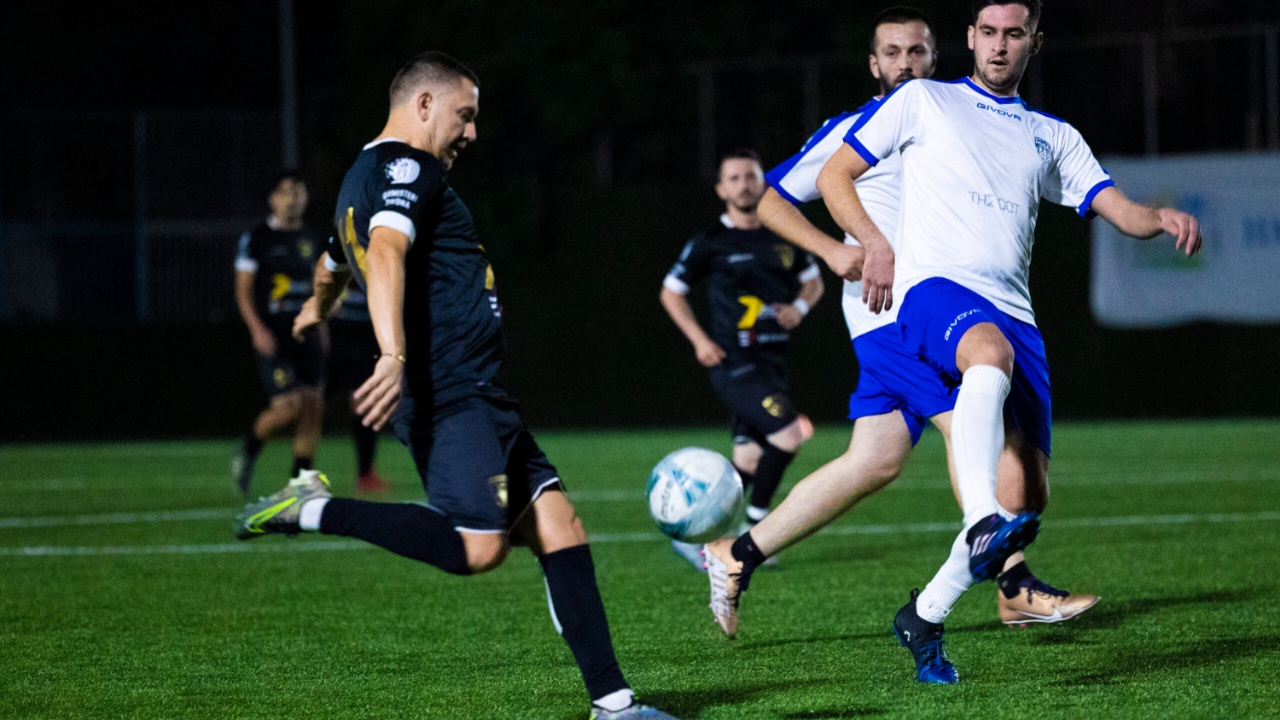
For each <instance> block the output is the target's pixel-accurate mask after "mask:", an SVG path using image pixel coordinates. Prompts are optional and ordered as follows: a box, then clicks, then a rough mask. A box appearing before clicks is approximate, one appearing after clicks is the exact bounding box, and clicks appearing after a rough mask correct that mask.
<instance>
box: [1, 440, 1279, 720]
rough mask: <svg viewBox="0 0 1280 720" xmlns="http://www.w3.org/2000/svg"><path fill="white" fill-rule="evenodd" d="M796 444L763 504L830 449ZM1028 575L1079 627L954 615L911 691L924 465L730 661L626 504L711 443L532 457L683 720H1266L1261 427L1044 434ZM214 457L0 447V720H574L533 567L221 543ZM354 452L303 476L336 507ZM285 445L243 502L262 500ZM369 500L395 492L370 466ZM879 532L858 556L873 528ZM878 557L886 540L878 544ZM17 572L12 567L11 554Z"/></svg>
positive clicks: (401, 486) (1269, 464)
mask: <svg viewBox="0 0 1280 720" xmlns="http://www.w3.org/2000/svg"><path fill="white" fill-rule="evenodd" d="M847 432H848V430H847V428H844V427H836V426H833V427H828V428H823V429H822V430H821V432H820V433H819V435H818V436H817V438H815V440H814V441H813V442H812V443H811V444H810V445H809V446H808V447H806V448H805V450H804V451H803V453H802V454H801V456H800V459H799V460H798V461H797V462H796V464H795V466H793V468H792V470H791V472H790V474H789V476H788V479H789V480H791V481H794V480H796V479H798V478H800V477H801V476H802V475H803V474H804V473H805V472H807V471H809V470H811V469H813V468H816V467H817V466H818V465H819V464H821V463H822V462H825V461H826V460H828V459H830V458H831V457H834V456H835V455H836V454H838V453H839V452H840V451H842V450H843V448H844V446H845V444H846V443H847V441H848V437H847ZM1056 435H1057V436H1056V438H1055V448H1054V454H1055V461H1054V465H1053V469H1052V477H1053V488H1054V492H1053V501H1052V503H1051V508H1050V511H1049V513H1048V514H1047V515H1046V518H1045V527H1044V531H1043V532H1042V533H1041V536H1040V539H1039V541H1038V542H1037V543H1036V544H1035V546H1033V547H1032V548H1031V549H1030V551H1029V553H1028V556H1029V559H1030V564H1031V566H1032V568H1033V569H1034V570H1036V571H1037V573H1038V574H1039V575H1040V576H1041V577H1042V578H1043V579H1045V580H1046V581H1048V582H1051V583H1052V584H1055V585H1059V586H1062V587H1067V588H1071V589H1078V590H1081V591H1089V592H1095V593H1100V594H1101V595H1102V596H1103V600H1102V602H1101V603H1100V604H1099V605H1098V606H1097V607H1095V608H1094V609H1092V610H1090V611H1089V612H1088V613H1087V614H1085V615H1084V616H1082V617H1081V618H1079V619H1077V620H1075V621H1073V622H1070V623H1066V624H1063V625H1059V626H1042V627H1033V628H1029V629H1026V630H1010V629H1007V628H1005V627H1003V626H1002V625H1000V624H999V622H998V621H997V619H996V615H995V589H994V587H993V586H992V585H990V584H988V585H985V586H980V587H978V588H976V589H975V590H974V591H972V592H971V593H970V594H969V595H968V596H967V597H965V598H964V599H963V600H962V601H961V603H960V605H959V606H958V608H957V609H956V611H955V612H954V613H953V614H952V616H951V617H950V618H949V620H948V625H947V626H948V635H947V638H948V649H949V652H950V655H951V658H952V660H953V661H954V662H955V664H956V666H957V667H958V668H959V670H960V674H961V678H962V679H961V683H960V684H959V685H956V686H953V687H930V686H922V685H919V684H917V683H916V682H914V679H913V668H912V665H911V661H910V656H909V655H908V653H907V652H906V651H905V650H903V649H902V648H900V647H898V646H897V643H896V641H895V640H894V639H893V638H892V636H891V634H890V631H889V624H890V621H891V619H892V616H893V613H894V612H895V611H896V610H897V608H898V607H899V606H900V605H901V604H902V603H903V602H904V601H905V600H906V597H907V592H908V591H909V590H910V589H911V588H912V587H920V586H923V584H924V583H925V582H926V581H927V580H928V579H929V577H930V576H931V575H932V573H933V571H934V570H935V569H936V568H937V566H938V565H939V564H940V563H941V562H942V560H943V559H944V558H945V556H946V554H947V550H948V548H949V546H950V543H951V539H952V534H951V533H950V532H948V531H936V530H935V531H928V530H927V529H919V528H916V529H910V530H909V529H906V528H903V529H899V530H897V531H892V532H878V533H877V532H871V530H874V529H876V528H874V527H872V526H881V525H890V526H893V525H904V526H905V525H915V524H921V523H939V522H957V511H956V509H955V505H954V500H953V499H952V496H951V490H950V488H949V486H948V484H947V482H946V478H945V472H944V469H943V468H944V465H943V456H942V443H941V440H940V438H939V437H938V436H937V435H936V434H933V433H931V434H928V435H926V437H925V439H924V441H923V442H922V443H921V446H920V448H919V450H918V452H917V455H916V457H915V459H914V460H913V462H912V463H911V466H910V467H909V468H908V471H907V473H906V474H905V475H904V476H903V477H902V478H901V479H900V480H899V481H898V482H897V483H895V484H894V485H892V486H890V487H889V488H888V489H886V490H885V491H884V492H882V493H880V494H879V495H878V496H876V497H873V498H872V499H870V500H869V501H867V502H866V503H864V504H863V505H862V506H860V507H858V508H856V509H855V510H854V511H853V512H851V513H850V514H849V515H847V516H846V517H845V518H843V519H841V520H840V521H839V522H838V523H837V524H836V525H835V526H833V528H832V529H831V530H830V531H828V532H826V533H824V534H821V535H818V536H816V537H814V538H812V539H810V540H808V541H806V542H804V543H801V544H800V545H798V546H796V547H795V548H794V549H792V550H789V551H788V552H786V553H784V554H783V555H782V558H781V564H780V566H779V567H778V568H777V569H766V570H762V571H761V572H760V573H758V574H757V576H756V580H755V582H754V583H753V584H752V588H751V591H750V592H749V593H747V594H746V596H745V597H744V599H743V606H742V627H741V630H740V633H739V637H738V639H737V640H735V641H729V640H726V639H725V638H723V637H721V636H720V634H719V631H718V629H717V628H716V626H715V624H714V623H713V622H712V621H711V618H710V613H709V611H708V610H707V608H706V603H707V586H706V582H705V580H704V579H703V576H701V575H700V574H698V573H696V572H695V571H694V570H693V569H692V568H691V567H689V566H688V565H687V564H686V563H685V562H684V561H683V560H681V559H679V558H678V557H677V556H676V555H675V554H674V553H673V552H671V550H670V548H669V547H668V546H667V545H666V543H664V542H663V540H662V538H661V537H660V536H659V535H658V533H657V531H656V530H654V529H653V525H652V523H651V521H650V520H649V517H648V514H647V512H646V510H645V506H644V503H643V500H642V493H643V488H644V483H645V480H646V478H647V472H648V469H649V468H650V467H651V466H652V465H653V464H654V463H655V462H656V461H657V460H658V459H659V458H660V457H662V456H663V455H664V454H666V453H667V452H669V451H670V450H673V449H675V448H677V447H682V446H686V445H703V446H708V447H712V448H717V449H720V450H722V451H727V450H728V447H727V433H725V432H724V431H722V430H718V429H716V430H709V429H697V430H687V431H679V430H669V431H653V432H572V433H570V432H559V433H550V432H549V433H543V434H541V435H540V436H539V438H540V441H541V442H542V444H543V446H544V447H545V448H546V450H547V452H548V454H549V455H550V456H551V458H552V460H553V461H554V462H556V463H557V465H558V466H559V468H560V471H561V474H562V475H563V476H564V477H565V479H566V481H567V482H568V484H569V485H570V488H571V489H572V490H573V491H574V492H575V493H576V494H577V499H576V502H577V505H578V509H579V513H580V514H581V516H582V517H583V519H584V521H585V523H586V525H587V528H588V531H589V532H591V533H592V534H593V536H595V537H596V538H597V542H595V543H594V546H593V552H594V554H595V558H596V565H597V571H598V574H599V579H600V586H601V590H602V592H603V594H604V598H605V603H606V606H607V607H608V610H609V618H610V622H611V625H612V628H613V634H614V641H615V645H616V647H617V650H618V655H619V658H620V660H621V662H622V666H623V670H624V672H625V673H626V674H627V675H628V677H629V679H630V680H631V682H632V684H633V685H634V686H635V688H636V689H637V690H638V691H639V693H640V694H641V695H642V697H643V698H645V699H647V700H648V701H650V702H652V703H654V704H657V705H659V706H661V707H663V708H664V709H667V710H668V711H670V712H672V713H674V714H676V715H678V716H680V717H683V718H686V719H688V718H704V719H708V720H709V719H711V718H855V717H872V716H875V717H881V716H883V717H977V716H980V714H988V715H997V714H998V715H1000V716H1004V715H1006V714H1014V715H1018V716H1030V717H1071V718H1079V717H1112V718H1114V717H1232V718H1236V717H1259V716H1275V714H1276V713H1277V712H1280V685H1277V683H1276V682H1275V678H1276V677H1277V676H1280V612H1277V611H1276V601H1275V598H1276V597H1277V595H1278V593H1277V591H1278V590H1280V579H1277V569H1278V568H1280V560H1278V559H1277V548H1280V422H1273V421H1271V422H1269V421H1238V422H1202V423H1190V422H1188V423H1148V424H1065V425H1061V426H1059V427H1058V428H1057V433H1056ZM231 448H232V446H231V444H230V443H228V442H187V443H131V444H97V445H42V446H35V445H30V446H8V447H4V448H0V468H3V470H2V471H0V717H4V718H56V717H76V718H79V717H101V718H108V717H109V718H117V717H136V718H150V717H166V718H214V717H216V718H242V717H243V718H247V717H271V718H277V717H297V718H303V717H306V718H337V717H370V718H421V717H428V718H463V719H469V718H555V719H561V718H563V719H568V718H582V717H585V715H586V710H587V697H586V693H585V691H584V690H583V689H582V685H581V681H580V679H579V677H578V674H577V669H576V667H575V666H574V664H573V660H572V657H571V656H570V654H569V652H568V650H567V648H566V647H565V646H564V645H563V643H562V642H561V641H560V639H559V638H558V637H557V636H556V634H555V632H554V630H553V629H552V626H551V622H550V620H549V618H548V615H547V609H546V602H545V595H544V589H543V585H542V582H541V576H540V573H539V569H538V564H537V563H536V562H535V561H533V560H532V559H531V557H530V556H529V555H528V554H527V553H524V552H523V551H517V552H516V553H513V555H512V558H511V559H510V560H508V562H507V564H506V566H504V567H502V568H500V569H499V570H497V571H496V572H493V573H491V574H488V575H484V576H480V577H475V578H455V577H450V576H447V575H444V574H443V573H440V572H438V571H436V570H434V569H433V568H430V567H427V566H423V565H418V564H415V563H413V562H411V561H408V560H404V559H401V558H398V557H396V556H393V555H391V554H389V553H386V552H383V551H381V550H377V549H369V548H366V547H364V546H362V545H359V544H356V543H352V542H351V541H346V540H343V541H341V542H338V541H335V539H333V538H321V537H304V538H300V539H297V540H293V541H290V540H286V539H283V538H266V539H262V540H258V541H254V542H252V543H247V544H240V543H236V542H235V541H234V540H233V539H232V537H231V530H230V517H231V515H232V514H233V513H234V512H235V510H236V509H237V508H238V507H239V501H238V499H237V498H236V496H235V495H234V493H233V492H232V489H231V485H230V480H229V478H228V477H227V476H226V467H227V461H228V457H229V453H230V451H231ZM352 454H353V453H352V450H351V447H350V444H349V443H348V442H346V441H345V440H343V439H333V440H329V441H326V443H325V444H324V446H323V448H322V450H321V453H320V455H319V460H320V464H321V466H322V467H323V468H324V469H326V470H327V472H328V473H329V474H330V477H331V478H332V479H333V481H334V485H335V488H336V490H337V491H338V492H339V494H347V493H350V492H351V488H352V486H353V483H354V480H353V478H352V477H351V476H352V471H351V469H352V464H353V458H352ZM288 463H289V460H288V458H287V456H286V449H285V446H284V445H283V444H279V443H277V444H274V445H272V446H271V447H270V448H269V449H268V451H267V452H266V454H265V455H264V457H263V459H262V461H261V462H260V466H259V467H260V473H259V482H258V486H257V487H255V490H256V491H258V492H262V493H266V492H270V491H273V490H275V489H276V486H277V485H279V484H281V482H282V480H283V476H284V474H285V472H286V471H287V470H288ZM380 465H381V470H382V471H383V474H384V475H385V476H387V477H388V479H391V480H393V481H394V482H395V483H396V486H397V493H396V495H395V496H394V498H395V499H403V500H416V499H420V498H421V496H422V495H421V489H420V486H419V485H418V482H417V480H416V476H415V474H414V473H413V470H412V467H411V466H410V464H409V461H408V456H407V453H405V452H404V451H403V450H402V449H401V448H399V447H398V446H396V445H394V444H393V443H392V442H390V441H387V442H386V443H385V444H384V446H383V447H382V451H381V457H380ZM880 529H881V530H883V529H884V528H880ZM890 530H892V528H890ZM35 553H40V554H35Z"/></svg>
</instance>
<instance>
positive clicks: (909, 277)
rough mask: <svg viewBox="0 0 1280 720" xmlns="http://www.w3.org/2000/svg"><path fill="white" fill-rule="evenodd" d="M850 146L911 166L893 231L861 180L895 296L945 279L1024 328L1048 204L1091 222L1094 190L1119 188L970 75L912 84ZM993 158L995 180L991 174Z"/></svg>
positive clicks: (1072, 137)
mask: <svg viewBox="0 0 1280 720" xmlns="http://www.w3.org/2000/svg"><path fill="white" fill-rule="evenodd" d="M845 140H846V141H847V142H848V143H849V145H851V146H852V147H853V148H854V149H855V150H857V151H858V154H859V155H861V156H862V158H863V159H864V160H866V161H867V163H868V164H870V165H872V166H873V169H874V168H875V167H878V166H879V165H880V164H884V163H888V162H893V163H894V164H895V165H896V164H900V165H901V167H902V169H903V179H902V185H901V188H902V204H901V208H900V210H899V215H898V220H897V222H896V223H893V224H891V225H889V226H885V225H882V224H881V221H880V219H879V218H878V217H876V215H874V214H872V212H871V211H872V208H873V207H874V205H873V204H872V201H871V199H870V198H869V197H868V195H867V194H866V191H864V190H863V183H862V181H861V180H859V182H858V195H859V197H860V198H861V199H862V203H863V205H864V206H866V207H867V212H868V215H870V216H871V219H872V221H873V222H875V223H876V225H877V226H878V227H880V228H881V230H882V231H883V232H884V234H885V237H886V238H887V239H889V241H890V244H891V245H892V246H893V248H894V251H895V253H896V254H897V269H896V272H895V277H894V290H893V294H894V296H895V297H897V298H902V297H904V296H905V294H906V291H907V290H909V289H910V288H912V287H914V286H915V285H916V284H918V283H919V282H920V281H922V280H925V279H928V278H931V277H942V278H947V279H949V280H954V281H955V282H957V283H959V284H960V285H963V286H965V287H967V288H969V289H970V290H973V291H974V292H977V293H978V294H980V295H982V296H983V297H985V298H987V299H989V300H990V301H991V302H993V303H995V305H996V307H998V308H1000V309H1001V310H1003V311H1004V312H1006V313H1008V314H1009V315H1011V316H1013V317H1015V318H1017V319H1019V320H1021V321H1023V322H1027V323H1034V322H1035V313H1034V312H1032V309H1031V291H1030V289H1029V280H1030V271H1031V246H1032V243H1033V240H1034V237H1035V226H1036V217H1037V215H1038V212H1039V206H1040V200H1041V199H1042V198H1043V199H1045V200H1048V201H1049V202H1052V203H1056V204H1058V205H1066V206H1069V207H1073V208H1075V209H1076V211H1077V212H1078V213H1079V214H1080V215H1081V217H1088V216H1089V215H1090V212H1089V206H1090V205H1091V204H1092V202H1093V199H1094V198H1095V197H1096V196H1097V194H1098V193H1099V192H1101V191H1102V190H1103V189H1104V188H1107V187H1111V186H1112V185H1114V183H1113V182H1112V181H1111V177H1110V176H1109V175H1107V173H1106V171H1105V170H1103V169H1102V166H1101V165H1099V164H1098V161H1097V159H1095V158H1094V156H1093V153H1092V151H1090V150H1089V146H1088V144H1087V143H1085V141H1084V138H1082V137H1081V136H1080V133H1079V132H1077V131H1076V129H1075V128H1074V127H1072V126H1071V125H1069V124H1068V123H1066V122H1065V121H1063V120H1060V119H1058V118H1056V117H1053V116H1052V115H1048V114H1046V113H1043V112H1040V111H1038V110H1035V109H1032V108H1031V107H1029V106H1028V105H1027V104H1026V103H1025V102H1023V101H1022V99H1021V98H1020V97H1017V96H1015V97H997V96H995V95H992V94H991V93H989V92H986V91H985V90H983V89H982V88H980V87H979V86H978V85H977V84H975V83H974V82H973V80H971V79H969V78H963V79H961V80H957V81H955V82H937V81H933V80H913V81H911V82H908V83H905V84H903V85H901V86H900V87H898V89H897V90H895V91H894V92H893V93H892V94H890V95H889V96H888V97H886V98H885V99H884V101H883V102H881V103H880V104H879V105H878V106H877V107H876V108H875V109H874V110H872V111H871V112H869V113H867V114H866V115H864V116H863V120H862V121H861V122H859V123H857V124H856V125H855V126H854V127H853V129H852V130H851V131H850V132H849V133H848V134H847V135H846V136H845ZM833 152H834V151H833ZM886 158H887V159H886ZM993 158H999V162H998V163H997V164H996V167H998V169H999V172H991V169H992V167H993V163H992V162H991V160H992V159H993ZM864 177H865V176H864ZM893 238H899V239H898V240H897V242H895V241H894V240H893Z"/></svg>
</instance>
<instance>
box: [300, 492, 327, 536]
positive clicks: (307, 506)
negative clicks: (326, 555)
mask: <svg viewBox="0 0 1280 720" xmlns="http://www.w3.org/2000/svg"><path fill="white" fill-rule="evenodd" d="M328 504H329V498H313V499H311V500H308V501H306V502H305V503H303V504H302V509H301V510H299V511H298V527H299V528H302V530H303V532H320V515H321V514H322V513H323V512H324V506H325V505H328Z"/></svg>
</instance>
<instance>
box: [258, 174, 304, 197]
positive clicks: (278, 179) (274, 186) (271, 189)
mask: <svg viewBox="0 0 1280 720" xmlns="http://www.w3.org/2000/svg"><path fill="white" fill-rule="evenodd" d="M285 180H293V181H294V182H298V183H302V184H303V185H306V184H307V179H306V178H305V177H303V176H302V171H301V170H298V169H297V168H284V169H283V170H277V171H276V173H275V174H274V175H272V176H271V182H270V184H268V185H267V195H272V194H274V193H275V191H277V190H279V189H280V185H281V184H283V183H284V181H285Z"/></svg>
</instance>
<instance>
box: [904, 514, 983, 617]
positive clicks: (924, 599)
mask: <svg viewBox="0 0 1280 720" xmlns="http://www.w3.org/2000/svg"><path fill="white" fill-rule="evenodd" d="M965 534H966V531H965V530H961V531H960V534H959V535H958V536H956V541H955V542H953V543H951V555H950V556H948V557H947V561H946V562H945V563H943V564H942V567H941V568H939V569H938V574H937V575H934V576H933V579H932V580H930V581H929V584H928V585H925V586H924V591H923V592H921V593H920V596H919V597H917V598H916V614H917V615H919V616H920V617H922V618H924V619H925V620H928V621H929V622H932V623H940V622H942V621H943V620H945V619H946V617H947V614H948V613H950V612H951V608H952V607H953V606H954V605H955V604H956V601H957V600H959V599H960V596H961V595H963V594H964V592H965V590H968V589H969V586H970V585H971V584H973V575H971V574H969V543H968V541H967V540H966V539H965Z"/></svg>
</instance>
